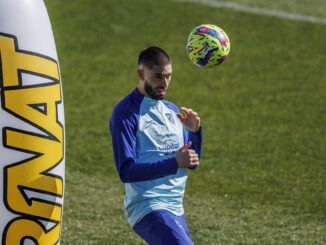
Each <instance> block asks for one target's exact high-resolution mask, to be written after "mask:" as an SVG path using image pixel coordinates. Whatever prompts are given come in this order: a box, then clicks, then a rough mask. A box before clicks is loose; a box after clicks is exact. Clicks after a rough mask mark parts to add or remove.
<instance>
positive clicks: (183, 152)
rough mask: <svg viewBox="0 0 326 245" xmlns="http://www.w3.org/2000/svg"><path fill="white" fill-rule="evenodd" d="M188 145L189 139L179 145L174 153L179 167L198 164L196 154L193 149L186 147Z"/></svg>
mask: <svg viewBox="0 0 326 245" xmlns="http://www.w3.org/2000/svg"><path fill="white" fill-rule="evenodd" d="M190 146H191V141H189V142H188V144H186V145H184V146H183V147H181V148H180V150H179V151H178V152H177V154H176V155H175V158H176V159H177V163H178V167H179V168H189V167H194V166H198V165H199V158H198V154H197V153H196V152H195V151H194V150H192V149H188V148H189V147H190Z"/></svg>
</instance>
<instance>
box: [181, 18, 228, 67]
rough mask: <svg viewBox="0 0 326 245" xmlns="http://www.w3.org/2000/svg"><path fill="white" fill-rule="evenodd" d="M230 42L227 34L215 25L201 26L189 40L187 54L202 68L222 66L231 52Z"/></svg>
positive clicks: (193, 31) (191, 34)
mask: <svg viewBox="0 0 326 245" xmlns="http://www.w3.org/2000/svg"><path fill="white" fill-rule="evenodd" d="M230 47H231V46H230V40H229V38H228V36H227V35H226V33H225V32H224V31H223V30H222V29H221V28H219V27H217V26H215V25H210V24H207V25H200V26H198V27H196V28H195V29H193V30H192V31H191V32H190V34H189V36H188V40H187V47H186V48H187V52H188V56H189V58H190V59H191V61H192V62H193V63H194V64H196V65H198V66H200V67H214V66H216V65H219V64H221V63H222V62H224V61H225V59H226V58H227V57H228V55H229V52H230Z"/></svg>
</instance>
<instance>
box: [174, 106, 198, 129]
mask: <svg viewBox="0 0 326 245" xmlns="http://www.w3.org/2000/svg"><path fill="white" fill-rule="evenodd" d="M180 109H181V110H182V111H183V112H184V113H185V116H184V117H183V116H182V115H181V113H178V114H177V115H178V118H179V119H180V121H181V122H182V123H183V125H184V126H185V127H187V128H189V130H190V131H191V132H193V133H198V132H199V128H200V117H198V114H197V112H194V111H193V110H192V109H188V108H185V107H181V108H180Z"/></svg>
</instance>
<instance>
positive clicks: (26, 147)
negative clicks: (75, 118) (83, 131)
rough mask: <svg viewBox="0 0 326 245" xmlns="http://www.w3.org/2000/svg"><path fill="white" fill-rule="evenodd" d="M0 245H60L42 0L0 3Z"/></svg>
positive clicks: (54, 62) (57, 122) (58, 176)
mask: <svg viewBox="0 0 326 245" xmlns="http://www.w3.org/2000/svg"><path fill="white" fill-rule="evenodd" d="M0 104H1V106H0V187H1V191H0V235H1V237H0V239H1V240H0V243H1V245H16V244H17V245H30V244H31V245H33V244H37V245H43V244H46V245H47V244H51V245H52V244H59V243H60V230H61V219H62V208H63V191H64V171H65V168H64V164H65V157H64V149H65V148H64V110H63V98H62V88H61V79H60V70H59V65H58V57H57V53H56V47H55V42H54V37H53V33H52V28H51V23H50V20H49V17H48V14H47V11H46V7H45V5H44V2H43V0H0Z"/></svg>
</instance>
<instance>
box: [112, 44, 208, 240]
mask: <svg viewBox="0 0 326 245" xmlns="http://www.w3.org/2000/svg"><path fill="white" fill-rule="evenodd" d="M137 74H138V76H139V80H140V81H139V86H138V87H137V88H136V89H135V90H134V91H133V92H132V93H131V94H129V95H128V96H127V97H126V98H124V99H123V100H122V101H121V102H120V103H119V104H118V105H117V106H116V107H115V109H114V111H113V113H112V116H111V120H110V131H111V134H112V143H113V151H114V159H115V164H116V168H117V170H118V173H119V175H120V178H121V181H122V182H124V183H125V188H126V196H125V200H124V203H125V208H126V214H127V219H128V223H129V224H130V225H131V227H132V228H133V229H134V231H135V232H136V233H137V234H138V235H139V236H140V237H142V238H143V239H144V240H145V241H146V242H147V243H149V244H153V245H158V244H168V245H174V244H193V242H192V241H191V239H190V237H189V231H188V227H187V223H186V220H185V216H184V210H183V206H182V200H183V196H184V191H185V185H186V179H187V173H186V170H185V169H186V168H189V169H195V168H196V167H197V166H198V165H199V158H200V154H201V142H202V130H201V126H200V118H199V117H198V115H197V113H196V112H194V111H193V110H191V109H187V108H184V107H181V110H182V111H183V112H184V113H185V116H183V115H182V114H181V113H180V112H179V109H178V107H177V106H175V105H174V104H172V103H170V102H167V101H165V100H164V98H165V97H166V95H167V91H168V87H169V84H170V81H171V75H172V65H171V60H170V58H169V56H168V55H167V54H166V52H165V51H163V50H162V49H160V48H158V47H149V48H147V49H145V50H143V51H142V52H141V53H140V55H139V58H138V70H137ZM185 127H186V128H188V129H189V130H188V132H187V131H186V129H185Z"/></svg>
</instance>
